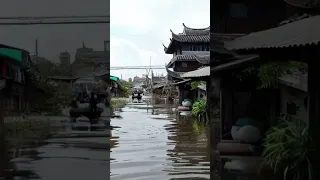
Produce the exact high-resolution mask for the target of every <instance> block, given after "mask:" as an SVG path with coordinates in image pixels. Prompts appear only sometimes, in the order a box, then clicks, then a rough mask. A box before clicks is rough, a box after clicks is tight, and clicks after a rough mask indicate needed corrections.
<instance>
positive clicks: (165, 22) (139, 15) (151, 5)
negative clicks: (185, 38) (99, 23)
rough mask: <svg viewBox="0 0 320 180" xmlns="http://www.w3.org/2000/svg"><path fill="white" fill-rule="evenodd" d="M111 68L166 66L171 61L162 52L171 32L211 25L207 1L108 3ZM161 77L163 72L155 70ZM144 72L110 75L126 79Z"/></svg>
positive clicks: (122, 0)
mask: <svg viewBox="0 0 320 180" xmlns="http://www.w3.org/2000/svg"><path fill="white" fill-rule="evenodd" d="M110 8H111V15H110V16H111V24H110V28H111V34H110V39H111V46H110V52H111V60H110V65H111V67H112V66H138V65H141V66H147V65H149V64H150V60H149V59H150V57H151V64H152V65H163V66H164V65H165V63H168V62H169V61H170V59H171V58H172V55H166V54H165V53H164V51H163V46H162V43H164V44H165V45H168V44H169V42H170V38H171V32H170V29H172V30H173V32H175V33H180V32H182V30H183V26H182V23H185V24H186V25H187V26H188V27H192V28H206V27H208V26H209V25H210V0H197V1H195V0H111V7H110ZM154 71H155V73H164V74H165V70H154ZM143 73H146V71H145V70H111V74H112V75H115V76H118V77H121V75H122V77H123V79H128V78H129V77H134V76H135V75H138V76H141V74H143Z"/></svg>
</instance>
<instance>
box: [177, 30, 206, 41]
mask: <svg viewBox="0 0 320 180" xmlns="http://www.w3.org/2000/svg"><path fill="white" fill-rule="evenodd" d="M171 33H172V39H171V41H172V40H176V41H179V42H191V43H202V42H204V43H207V42H210V34H209V33H207V34H175V33H174V32H172V30H171Z"/></svg>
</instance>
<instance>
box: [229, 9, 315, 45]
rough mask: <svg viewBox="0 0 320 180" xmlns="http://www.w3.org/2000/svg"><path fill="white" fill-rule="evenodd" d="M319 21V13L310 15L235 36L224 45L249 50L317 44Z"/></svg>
mask: <svg viewBox="0 0 320 180" xmlns="http://www.w3.org/2000/svg"><path fill="white" fill-rule="evenodd" d="M319 22H320V15H317V16H312V17H309V18H305V19H301V20H297V21H294V22H290V23H287V24H284V25H281V26H279V27H276V28H272V29H268V30H264V31H259V32H255V33H251V34H249V35H246V36H242V37H240V38H236V39H235V40H233V41H228V42H225V47H226V48H227V49H229V50H249V49H265V48H286V47H293V46H305V45H313V44H319V42H320V33H319V32H320V23H319Z"/></svg>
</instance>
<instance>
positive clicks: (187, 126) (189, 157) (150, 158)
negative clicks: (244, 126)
mask: <svg viewBox="0 0 320 180" xmlns="http://www.w3.org/2000/svg"><path fill="white" fill-rule="evenodd" d="M170 111H171V108H167V109H166V108H151V109H147V107H146V105H129V106H126V107H125V108H123V109H122V112H119V115H121V117H122V118H118V119H117V118H115V119H112V120H111V125H112V126H116V127H118V128H115V129H114V130H112V137H111V153H110V156H111V167H110V169H111V180H126V179H130V180H150V179H152V180H175V179H177V180H178V179H179V180H199V179H210V158H209V154H210V153H209V146H208V139H207V138H208V137H209V130H208V127H207V126H205V125H203V124H201V123H197V121H193V120H192V119H189V118H178V119H177V118H176V117H175V116H174V115H172V113H171V112H170Z"/></svg>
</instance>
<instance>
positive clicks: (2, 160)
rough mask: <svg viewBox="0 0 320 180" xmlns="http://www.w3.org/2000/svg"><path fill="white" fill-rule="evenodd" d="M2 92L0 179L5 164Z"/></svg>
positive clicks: (0, 99)
mask: <svg viewBox="0 0 320 180" xmlns="http://www.w3.org/2000/svg"><path fill="white" fill-rule="evenodd" d="M3 97H4V96H3V94H2V91H1V90H0V179H2V177H4V169H5V164H6V156H5V137H4V104H3V100H4V98H3Z"/></svg>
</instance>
